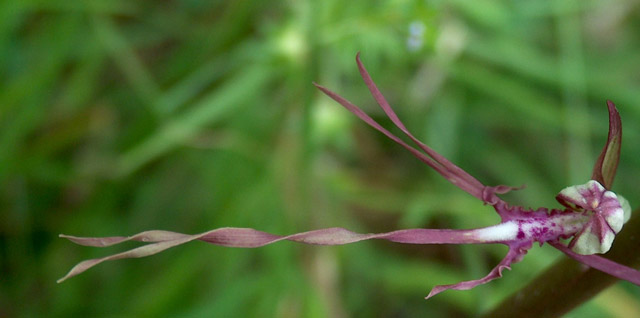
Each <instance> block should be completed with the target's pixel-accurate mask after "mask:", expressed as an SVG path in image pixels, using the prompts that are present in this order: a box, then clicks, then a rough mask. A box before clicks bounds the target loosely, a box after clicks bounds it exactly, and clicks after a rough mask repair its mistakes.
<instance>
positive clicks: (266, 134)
mask: <svg viewBox="0 0 640 318" xmlns="http://www.w3.org/2000/svg"><path fill="white" fill-rule="evenodd" d="M639 7H640V1H637V0H616V1H606V2H605V1H577V0H576V1H563V0H558V1H506V0H505V1H489V0H482V1H464V0H454V1H410V0H405V1H402V0H388V1H336V0H325V1H199V0H182V1H178V0H176V1H161V2H158V1H136V2H132V1H125V0H93V1H48V0H25V1H11V0H5V1H1V2H0V74H1V76H0V83H1V85H0V182H1V187H0V200H1V201H0V202H2V205H1V206H0V208H1V210H0V213H1V214H0V266H1V276H0V283H1V289H0V317H44V316H47V317H134V316H135V317H205V316H206V317H374V316H377V317H427V316H428V317H466V316H474V315H477V314H478V313H481V312H483V311H485V310H487V309H489V308H491V306H493V305H495V304H497V303H498V302H499V301H500V300H501V299H503V298H504V297H506V296H507V295H509V294H510V293H512V292H513V291H516V290H518V289H519V288H520V287H522V286H524V285H525V284H526V283H527V282H528V281H530V280H531V279H532V278H533V277H535V276H536V274H537V273H539V272H540V271H542V270H543V269H544V268H545V267H547V266H548V265H549V264H551V263H553V262H554V260H556V259H557V258H558V257H564V256H562V255H560V254H559V253H558V252H557V251H555V250H553V249H552V248H550V247H548V246H544V247H542V248H539V247H537V246H536V247H534V248H533V249H532V250H531V251H530V252H529V255H528V256H527V257H525V259H524V260H523V261H522V262H521V263H518V264H515V265H514V266H513V270H512V271H506V272H505V277H504V278H502V279H500V280H497V281H495V282H492V283H490V284H487V285H484V286H481V287H478V288H476V289H473V290H470V291H447V292H445V293H443V294H441V295H438V296H437V297H434V298H433V299H431V300H429V301H425V300H424V299H423V297H424V296H426V295H427V293H428V292H429V290H430V289H431V288H432V287H433V286H434V285H436V284H446V283H453V282H456V281H459V280H469V279H475V278H479V277H482V276H484V275H485V273H486V272H488V271H489V270H490V268H492V267H493V266H494V265H495V264H497V263H498V261H499V260H500V259H501V257H502V256H503V255H504V253H505V251H506V248H504V247H502V246H403V245H399V244H392V243H387V242H379V241H367V242H361V243H357V244H352V245H347V246H337V247H317V246H305V245H300V244H294V243H290V242H281V243H278V244H274V245H270V246H267V247H264V248H260V249H231V248H222V247H217V246H212V245H207V244H204V243H201V242H194V243H191V244H187V245H185V246H181V247H179V248H174V249H171V250H168V251H165V252H163V253H161V254H158V255H156V256H152V257H149V258H145V259H134V260H124V261H118V262H108V263H105V264H102V265H99V266H98V267H96V268H94V269H92V270H90V271H88V272H86V273H84V274H82V275H81V276H78V277H75V278H72V279H70V280H69V281H67V282H65V283H63V284H59V285H58V284H56V283H55V281H56V279H58V278H60V277H62V276H63V275H64V274H65V273H66V272H67V271H68V270H69V269H70V268H71V267H72V266H73V265H74V264H75V263H77V262H79V261H81V260H84V259H87V258H95V257H100V256H105V255H107V254H110V253H114V252H118V251H121V250H124V249H126V248H127V247H133V246H136V245H135V244H130V245H125V246H124V247H113V248H106V249H98V248H88V247H81V246H76V245H74V244H72V243H70V242H68V241H66V240H62V239H59V238H57V235H58V234H59V233H65V234H71V235H78V236H113V235H130V234H134V233H137V232H140V231H144V230H150V229H165V230H172V231H177V232H184V233H198V232H203V231H206V230H209V229H213V228H217V227H224V226H237V227H254V228H257V229H260V230H264V231H269V232H272V233H277V234H290V233H295V232H300V231H306V230H312V229H319V228H323V227H334V226H339V227H345V228H349V229H351V230H354V231H358V232H379V231H391V230H395V229H401V228H412V227H434V228H436V227H437V228H472V227H480V226H486V225H491V224H494V223H496V222H498V221H499V219H498V217H497V215H495V213H494V212H492V210H491V209H490V208H488V207H486V206H483V205H482V203H481V202H479V201H478V200H476V199H474V198H473V197H471V196H469V195H468V194H466V193H465V192H463V191H462V190H459V189H457V188H456V187H454V186H452V185H450V184H448V183H447V182H446V181H443V180H442V178H441V177H439V176H438V175H436V174H435V173H434V172H433V171H432V170H430V169H429V168H428V167H427V166H425V165H423V164H422V163H421V162H420V161H418V160H417V159H415V158H414V157H412V156H411V155H410V154H409V153H408V152H406V151H405V150H404V149H402V148H401V147H400V146H397V145H395V144H393V143H392V142H391V141H389V140H387V139H386V138H385V137H384V136H383V135H381V134H380V133H378V132H376V131H374V130H373V129H371V128H369V127H368V126H366V125H365V124H364V123H362V122H360V121H359V120H357V118H355V116H353V115H351V114H350V113H348V112H347V111H345V110H344V109H342V108H341V107H340V106H339V105H338V104H336V103H335V102H333V101H332V100H330V99H329V98H328V97H326V96H324V95H322V94H320V93H319V92H318V91H317V90H316V89H315V88H314V87H313V85H312V84H311V83H312V81H316V82H318V83H320V84H322V85H325V86H326V87H328V88H330V89H332V90H334V91H336V92H338V93H340V94H342V95H343V96H345V97H346V98H348V99H350V100H351V101H352V102H354V103H356V104H358V105H360V106H361V107H363V108H364V109H365V110H366V111H368V112H369V113H370V114H372V116H373V117H374V118H376V119H379V120H380V121H381V122H382V123H383V124H384V125H385V126H387V127H390V125H389V124H390V122H389V121H388V120H386V119H384V116H383V114H382V112H381V111H380V110H379V108H378V107H377V106H376V105H375V103H374V101H373V99H372V98H371V97H370V96H369V94H368V91H367V89H366V87H365V85H364V83H363V82H362V80H361V79H360V77H359V75H358V73H357V68H356V65H355V61H354V57H355V55H356V52H358V51H360V52H362V60H363V62H364V63H365V65H366V66H367V67H368V68H369V71H370V72H371V74H372V76H373V78H374V80H376V82H377V83H378V85H379V87H380V88H381V90H382V91H383V93H385V95H386V96H387V98H388V100H389V101H390V103H391V104H392V105H395V108H396V110H397V112H398V114H399V116H400V117H401V118H402V119H403V120H404V121H405V123H406V125H407V126H408V127H409V129H411V130H412V131H413V132H414V133H415V135H416V136H418V137H419V138H421V139H422V140H424V141H425V142H426V143H427V144H429V145H431V146H433V148H435V149H436V150H437V151H439V152H440V153H442V154H443V155H445V156H447V157H448V158H449V159H451V160H452V161H453V162H455V163H456V164H458V165H460V166H461V167H462V168H464V169H466V170H467V171H469V172H470V173H471V174H472V175H474V176H476V177H477V178H478V179H480V180H481V181H482V182H484V183H486V184H489V185H495V184H507V185H515V186H517V185H521V184H526V185H527V188H526V189H525V190H522V191H518V192H515V193H512V194H509V195H507V196H506V198H507V199H509V200H510V202H513V203H514V204H522V205H524V206H531V207H538V206H548V207H557V206H558V205H557V203H555V202H554V196H555V194H556V193H557V192H558V191H559V190H560V189H562V188H563V187H565V186H569V185H573V184H580V183H583V182H585V181H586V180H587V179H588V178H589V176H590V174H591V167H592V165H593V162H594V161H595V158H596V157H597V154H598V153H599V151H600V149H601V147H602V145H603V144H604V141H605V138H606V133H607V123H608V122H607V111H606V106H605V100H606V99H611V100H612V101H614V102H615V103H616V104H617V105H618V108H619V110H620V113H621V114H622V119H623V123H624V143H623V146H622V159H621V164H620V167H619V170H618V171H619V174H618V178H617V180H616V185H615V188H614V190H615V191H617V192H619V193H622V194H623V195H624V196H625V197H626V198H627V199H629V201H630V202H631V204H632V206H636V205H637V204H640V200H638V199H637V198H639V197H640V189H639V188H638V187H637V180H638V178H639V177H640V146H639V145H638V143H637V142H636V140H638V138H639V137H640V126H639V125H640V89H639V88H640V56H639V52H640V37H639V36H638V34H639V32H640V10H639ZM392 131H395V132H398V131H397V130H392ZM625 315H626V316H629V317H638V316H640V289H639V288H638V287H636V286H633V285H631V284H628V283H618V284H617V285H615V286H614V287H612V288H610V289H608V290H607V291H605V292H603V293H602V294H600V295H599V296H598V297H597V298H595V299H593V300H592V301H589V302H588V303H585V304H584V305H583V306H581V307H580V308H578V309H576V310H575V311H573V312H572V313H571V314H569V315H568V317H605V316H607V317H616V316H618V317H624V316H625Z"/></svg>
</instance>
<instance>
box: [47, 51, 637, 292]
mask: <svg viewBox="0 0 640 318" xmlns="http://www.w3.org/2000/svg"><path fill="white" fill-rule="evenodd" d="M356 62H357V64H358V68H359V70H360V74H361V75H362V78H363V79H364V81H365V83H366V85H367V87H368V88H369V91H370V92H371V94H372V95H373V98H374V99H375V100H376V101H377V102H378V104H379V105H380V107H381V108H382V110H383V111H384V112H385V113H386V115H387V116H388V117H389V119H391V121H392V122H393V124H395V125H396V127H398V128H399V129H400V130H401V131H402V132H403V133H404V134H405V135H406V136H407V137H408V138H409V139H411V141H412V142H413V143H415V144H416V145H417V147H418V148H419V149H420V150H422V152H421V151H420V150H418V149H416V148H414V147H412V146H410V145H408V144H407V143H405V142H404V141H402V140H401V139H400V138H398V137H396V136H395V135H393V134H391V133H390V132H389V131H388V130H386V129H385V128H383V127H382V126H380V124H378V123H377V122H376V121H374V120H373V119H372V118H371V117H369V116H368V115H367V114H365V113H364V112H363V111H362V110H361V109H360V108H358V107H357V106H356V105H354V104H352V103H350V102H349V101H347V100H346V99H344V98H343V97H341V96H340V95H338V94H336V93H334V92H332V91H330V90H329V89H327V88H325V87H323V86H320V85H318V84H315V83H314V85H315V86H316V87H317V88H318V89H320V90H321V91H322V92H323V93H325V94H326V95H328V96H329V97H331V98H332V99H334V100H335V101H336V102H338V103H339V104H340V105H342V106H344V107H345V108H346V109H347V110H349V111H350V112H352V113H353V114H355V115H356V116H358V117H359V118H360V119H362V120H363V121H364V122H366V123H367V124H369V125H370V126H371V127H373V128H375V129H376V130H378V131H380V132H382V133H383V134H385V135H386V136H387V137H389V138H390V139H391V140H393V141H395V142H396V143H398V144H400V145H401V146H402V147H404V148H406V149H407V150H409V151H410V152H411V153H412V154H413V155H414V156H416V157H417V158H418V159H420V160H421V161H423V162H424V163H426V164H427V165H428V166H430V167H431V168H433V169H435V170H436V171H437V172H438V173H439V174H440V175H442V176H443V177H444V178H445V179H447V180H449V181H450V182H451V183H452V184H454V185H456V186H457V187H459V188H460V189H462V190H464V191H466V192H468V193H469V194H471V195H472V196H474V197H476V198H478V199H479V200H481V201H482V202H483V203H484V204H488V205H491V206H492V207H493V208H494V209H495V210H496V212H497V213H498V214H499V215H500V217H501V219H502V222H500V223H499V224H497V225H494V226H490V227H485V228H478V229H471V230H454V229H407V230H398V231H393V232H388V233H378V234H360V233H354V232H351V231H349V230H346V229H343V228H338V227H335V228H328V229H321V230H315V231H309V232H304V233H298V234H292V235H287V236H280V235H275V234H270V233H266V232H262V231H258V230H255V229H250V228H230V227H227V228H219V229H215V230H212V231H209V232H206V233H201V234H196V235H187V234H181V233H175V232H169V231H146V232H142V233H139V234H136V235H133V236H128V237H122V236H116V237H75V236H69V235H60V237H63V238H66V239H69V240H70V241H72V242H75V243H77V244H80V245H87V246H96V247H104V246H110V245H114V244H118V243H121V242H124V241H132V240H133V241H141V242H145V243H148V244H147V245H144V246H141V247H137V248H134V249H131V250H129V251H125V252H122V253H119V254H115V255H111V256H107V257H103V258H98V259H91V260H86V261H83V262H81V263H79V264H77V265H76V266H75V267H73V268H72V269H71V271H69V273H68V274H67V275H66V276H64V277H63V278H61V279H60V280H58V282H62V281H64V280H66V279H68V278H69V277H72V276H75V275H78V274H80V273H82V272H84V271H86V270H87V269H89V268H91V267H93V266H95V265H97V264H99V263H102V262H104V261H109V260H116V259H122V258H138V257H144V256H149V255H153V254H156V253H159V252H161V251H163V250H165V249H168V248H170V247H173V246H177V245H180V244H184V243H187V242H190V241H194V240H200V241H204V242H208V243H211V244H216V245H222V246H228V247H244V248H254V247H260V246H263V245H267V244H271V243H275V242H278V241H283V240H287V241H295V242H299V243H305V244H319V245H342V244H349V243H354V242H359V241H363V240H369V239H384V240H388V241H392V242H397V243H406V244H486V243H499V244H505V245H507V246H508V247H509V251H508V252H507V255H506V256H505V257H504V259H503V260H502V261H501V262H500V263H499V264H498V265H497V266H496V267H495V268H493V270H491V272H489V274H487V275H486V276H485V277H483V278H480V279H477V280H471V281H465V282H460V283H457V284H451V285H441V286H435V287H434V288H433V289H432V290H431V292H430V293H429V295H428V296H427V298H429V297H432V296H434V295H436V294H438V293H440V292H442V291H444V290H447V289H459V290H462V289H470V288H473V287H475V286H477V285H480V284H484V283H486V282H489V281H491V280H493V279H496V278H498V277H500V276H501V275H502V270H503V269H504V268H510V266H511V264H512V263H515V262H518V261H520V260H521V259H522V258H523V257H524V255H525V254H526V253H527V250H529V249H530V248H531V247H532V245H533V243H534V242H538V243H540V244H543V243H549V244H550V245H552V246H553V247H555V248H557V249H559V250H560V251H562V252H564V253H565V254H567V255H568V256H570V257H572V258H574V259H576V260H578V261H580V262H582V263H583V264H586V265H588V266H590V267H593V268H596V269H598V270H600V271H603V272H605V273H608V274H610V275H613V276H616V277H618V278H621V279H624V280H628V281H630V282H632V283H634V284H636V285H640V272H638V271H636V270H635V269H633V268H629V267H626V266H624V265H621V264H618V263H616V262H613V261H610V260H608V259H605V258H603V257H600V256H597V255H595V254H602V253H606V252H607V251H608V250H609V248H610V247H611V244H612V242H613V240H614V238H615V236H616V234H617V233H618V232H620V230H621V229H622V227H623V224H624V223H625V222H626V220H627V219H628V218H629V214H630V211H631V209H630V207H629V204H628V203H627V201H626V200H625V199H624V198H623V197H622V196H620V195H617V194H615V193H614V192H611V191H610V190H609V189H610V188H611V185H612V183H613V178H614V176H615V172H616V168H617V165H618V160H619V156H620V142H621V138H622V126H621V122H620V115H619V114H618V111H617V109H616V107H615V105H614V104H613V103H612V102H610V101H607V106H608V109H609V135H608V138H607V142H606V144H605V147H604V149H603V150H602V153H601V154H600V156H599V157H598V160H597V162H596V164H595V167H594V169H593V174H592V176H591V180H588V181H587V182H586V183H585V184H582V185H576V186H571V187H567V188H565V189H563V190H562V191H560V194H558V196H557V197H556V199H557V200H558V201H559V202H560V203H561V204H562V205H563V206H564V208H562V209H557V208H554V209H548V208H539V209H537V210H529V209H524V208H522V207H518V206H510V205H509V204H507V203H506V202H505V201H503V200H502V199H501V198H500V197H498V194H503V193H506V192H508V191H510V190H513V189H514V188H511V187H507V186H495V187H490V186H486V185H484V184H482V183H481V182H480V181H478V180H477V179H475V178H474V177H472V176H471V175H469V174H468V173H467V172H465V171H464V170H462V169H461V168H460V167H458V166H456V165H454V164H453V163H451V162H450V161H449V160H447V159H446V158H444V157H443V156H441V155H440V154H438V153H437V152H435V151H434V150H433V149H431V148H429V147H428V146H427V145H425V144H423V143H422V142H420V141H419V140H418V139H416V138H415V137H414V136H413V135H412V134H411V133H410V132H409V131H408V130H407V128H406V127H405V126H404V125H403V124H402V122H401V121H400V119H399V118H398V116H397V115H396V114H395V112H394V111H393V109H392V108H391V106H389V104H388V103H387V101H386V100H385V98H384V97H383V96H382V93H380V91H379V90H378V88H377V87H376V85H375V84H374V82H373V80H372V79H371V76H369V73H368V72H367V70H366V69H365V68H364V66H363V65H362V62H361V61H360V58H359V55H358V56H356ZM569 238H571V240H570V241H569V243H568V245H565V244H564V243H563V242H562V241H561V240H563V239H569Z"/></svg>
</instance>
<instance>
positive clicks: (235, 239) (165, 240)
mask: <svg viewBox="0 0 640 318" xmlns="http://www.w3.org/2000/svg"><path fill="white" fill-rule="evenodd" d="M482 230H483V229H474V230H448V229H407V230H399V231H393V232H388V233H371V234H360V233H355V232H352V231H349V230H346V229H343V228H339V227H334V228H328V229H322V230H315V231H309V232H303V233H297V234H292V235H287V236H281V235H275V234H271V233H267V232H262V231H258V230H254V229H250V228H232V227H226V228H220V229H215V230H211V231H208V232H205V233H200V234H195V235H187V234H182V233H176V232H170V231H145V232H142V233H139V234H136V235H132V236H129V237H123V236H115V237H76V236H68V235H60V237H62V238H66V239H68V240H70V241H72V242H74V243H76V244H80V245H85V246H95V247H105V246H111V245H114V244H118V243H122V242H126V241H139V242H146V243H150V244H147V245H144V246H141V247H137V248H134V249H132V250H129V251H126V252H123V253H119V254H115V255H111V256H107V257H103V258H98V259H92V260H87V261H84V262H81V263H79V264H78V265H76V266H75V267H74V268H73V269H71V271H70V272H69V273H68V274H67V275H66V276H64V277H63V278H61V279H60V280H58V282H62V281H64V280H66V279H67V278H70V277H73V276H75V275H78V274H80V273H82V272H84V271H86V270H88V269H89V268H91V267H93V266H95V265H98V264H100V263H102V262H104V261H110V260H117V259H123V258H139V257H145V256H150V255H153V254H156V253H159V252H161V251H164V250H166V249H168V248H171V247H174V246H177V245H181V244H184V243H187V242H190V241H194V240H199V241H203V242H207V243H211V244H215V245H220V246H227V247H242V248H255V247H261V246H264V245H267V244H272V243H275V242H279V241H283V240H287V241H293V242H298V243H304V244H313V245H344V244H350V243H355V242H359V241H364V240H370V239H382V240H388V241H392V242H398V243H405V244H482V243H501V242H502V241H501V240H500V238H497V239H491V237H487V236H486V235H483V236H479V233H485V232H486V231H485V232H481V231H482Z"/></svg>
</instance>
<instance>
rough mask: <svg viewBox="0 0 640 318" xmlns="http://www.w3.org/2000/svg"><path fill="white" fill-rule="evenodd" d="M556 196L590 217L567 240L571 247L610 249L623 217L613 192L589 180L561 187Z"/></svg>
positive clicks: (591, 251)
mask: <svg viewBox="0 0 640 318" xmlns="http://www.w3.org/2000/svg"><path fill="white" fill-rule="evenodd" d="M556 199H557V200H558V201H559V202H560V203H561V204H562V205H564V206H566V207H568V208H569V209H571V210H573V211H576V212H577V213H582V214H585V215H587V216H589V221H588V222H587V223H586V224H585V225H584V227H583V228H582V229H581V230H580V232H578V233H577V234H576V236H575V237H574V238H573V240H572V241H571V243H569V247H570V248H571V250H572V251H574V252H576V253H578V254H582V255H591V254H603V253H606V252H607V251H609V249H610V248H611V244H612V243H613V239H614V238H615V235H616V234H617V233H618V232H620V230H621V229H622V225H623V224H624V218H625V217H624V215H625V212H624V209H623V208H622V205H621V204H620V201H619V200H618V197H617V196H616V194H615V193H613V192H611V191H607V190H606V189H605V188H604V187H603V186H602V185H601V184H600V183H598V182H597V181H595V180H591V181H589V182H587V183H585V184H583V185H578V186H572V187H568V188H565V189H563V190H562V191H560V194H558V196H557V197H556ZM627 206H628V205H627Z"/></svg>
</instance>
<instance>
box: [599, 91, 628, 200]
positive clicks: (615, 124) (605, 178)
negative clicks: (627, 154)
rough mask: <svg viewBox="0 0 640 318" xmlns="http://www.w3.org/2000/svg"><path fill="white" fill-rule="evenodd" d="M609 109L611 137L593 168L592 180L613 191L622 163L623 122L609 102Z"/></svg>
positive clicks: (609, 136) (614, 106) (608, 138)
mask: <svg viewBox="0 0 640 318" xmlns="http://www.w3.org/2000/svg"><path fill="white" fill-rule="evenodd" d="M607 107H608V109H609V135H608V137H607V143H606V144H605V145H604V148H603V149H602V152H601V153H600V156H599V157H598V160H597V161H596V163H595V165H594V167H593V174H592V176H591V179H593V180H596V181H598V182H600V183H601V184H602V185H603V186H604V187H605V188H607V189H611V186H612V185H613V179H614V177H615V175H616V170H617V169H618V162H619V161H620V145H621V142H622V121H621V120H620V114H619V113H618V110H617V109H616V105H614V104H613V102H611V101H610V100H608V101H607Z"/></svg>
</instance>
